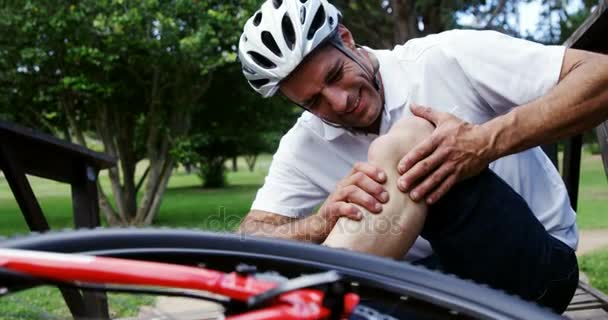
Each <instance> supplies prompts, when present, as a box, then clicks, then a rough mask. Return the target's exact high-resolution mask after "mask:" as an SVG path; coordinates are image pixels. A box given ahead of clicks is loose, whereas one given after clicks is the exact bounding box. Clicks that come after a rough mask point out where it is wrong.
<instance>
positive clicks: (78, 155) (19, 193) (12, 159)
mask: <svg viewBox="0 0 608 320" xmlns="http://www.w3.org/2000/svg"><path fill="white" fill-rule="evenodd" d="M115 164H116V160H115V159H113V158H112V157H110V156H108V155H106V154H103V153H99V152H94V151H91V150H89V149H87V148H84V147H82V146H79V145H75V144H72V143H68V142H66V141H64V140H60V139H57V138H55V137H53V136H51V135H47V134H43V133H40V132H37V131H34V130H32V129H29V128H25V127H22V126H19V125H16V124H13V123H9V122H5V121H0V170H2V172H3V174H4V178H5V179H6V181H7V182H8V184H9V186H10V188H11V191H12V192H13V194H14V196H15V200H16V201H17V203H18V204H19V208H20V209H21V212H22V213H23V216H24V218H25V221H26V223H27V225H28V227H29V228H30V230H31V231H39V232H41V231H47V230H49V229H50V227H49V223H48V221H47V220H46V218H45V216H44V214H43V212H42V209H41V207H40V204H39V203H38V200H37V199H36V196H35V195H34V192H33V190H32V187H31V185H30V184H29V182H28V179H27V177H26V174H29V175H34V176H38V177H42V178H47V179H51V180H55V181H59V182H64V183H68V184H70V185H71V189H72V208H73V216H74V228H94V227H97V226H99V225H100V219H99V204H98V194H97V177H98V174H99V171H100V170H102V169H106V168H110V167H113V166H114V165H115ZM59 289H60V291H61V294H62V295H63V297H64V299H65V301H66V303H67V305H68V308H69V309H70V312H71V313H72V315H74V317H75V318H80V317H84V316H85V315H93V314H94V315H97V317H96V318H100V319H101V318H103V319H109V315H108V308H107V301H106V298H105V295H104V294H99V293H85V292H80V291H79V290H76V289H71V288H59Z"/></svg>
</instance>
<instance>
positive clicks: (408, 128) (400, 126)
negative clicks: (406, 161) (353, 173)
mask: <svg viewBox="0 0 608 320" xmlns="http://www.w3.org/2000/svg"><path fill="white" fill-rule="evenodd" d="M434 128H435V127H434V126H433V125H432V124H431V123H430V122H428V121H426V120H425V119H422V118H419V117H414V116H406V117H404V118H403V119H401V120H399V121H398V122H397V123H395V124H394V125H393V127H392V128H391V129H390V131H389V132H388V133H387V134H385V135H383V136H380V137H378V138H377V139H376V140H374V142H372V144H371V145H370V147H369V150H368V160H369V161H370V162H378V161H386V160H391V159H392V160H398V159H400V158H401V157H403V156H404V155H405V154H406V153H407V152H408V151H409V150H410V149H412V148H413V147H414V146H416V144H418V143H419V142H420V141H422V140H423V139H424V138H426V137H427V136H429V135H430V134H431V133H432V132H433V129H434Z"/></svg>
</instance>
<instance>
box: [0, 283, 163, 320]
mask: <svg viewBox="0 0 608 320" xmlns="http://www.w3.org/2000/svg"><path fill="white" fill-rule="evenodd" d="M108 300H109V301H108V305H109V306H110V309H109V312H110V317H111V318H116V317H134V316H137V313H138V311H139V309H138V308H139V306H144V305H151V304H153V303H154V297H153V296H145V295H141V296H135V295H131V294H109V295H108ZM24 319H71V316H70V312H69V310H68V308H67V307H66V306H65V303H64V302H63V298H62V297H61V293H60V292H59V290H58V289H57V288H56V287H39V288H36V289H31V290H27V291H23V292H19V293H16V294H12V295H9V296H7V297H4V298H2V301H1V302H0V320H24Z"/></svg>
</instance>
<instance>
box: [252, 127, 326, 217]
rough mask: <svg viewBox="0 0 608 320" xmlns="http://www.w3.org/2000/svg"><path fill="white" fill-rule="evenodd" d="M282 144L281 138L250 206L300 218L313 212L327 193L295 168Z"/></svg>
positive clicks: (284, 142)
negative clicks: (264, 177) (262, 183)
mask: <svg viewBox="0 0 608 320" xmlns="http://www.w3.org/2000/svg"><path fill="white" fill-rule="evenodd" d="M285 144H287V142H286V141H285V138H284V139H283V140H282V141H281V145H280V146H279V149H278V150H277V152H276V153H275V155H274V156H273V159H272V163H271V164H270V168H269V169H268V175H267V176H266V179H265V180H264V185H263V186H262V188H260V189H259V190H258V192H257V194H256V197H255V200H254V201H253V204H252V205H251V209H252V210H262V211H267V212H272V213H276V214H280V215H283V216H288V217H293V218H301V217H305V216H308V215H310V214H312V213H313V210H314V208H315V207H316V206H317V205H319V204H320V203H321V202H322V201H323V200H324V199H325V198H326V197H327V193H326V192H325V191H324V190H323V189H322V188H320V187H319V186H317V185H316V184H314V183H313V182H312V181H311V180H310V179H309V178H308V177H307V176H306V175H304V174H303V173H302V172H301V171H300V170H298V169H297V165H296V161H295V159H294V158H293V157H292V156H291V155H290V154H289V150H287V149H288V147H287V146H286V145H285Z"/></svg>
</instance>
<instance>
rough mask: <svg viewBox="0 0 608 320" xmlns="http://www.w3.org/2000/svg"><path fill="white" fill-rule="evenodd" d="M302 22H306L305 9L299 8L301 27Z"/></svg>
mask: <svg viewBox="0 0 608 320" xmlns="http://www.w3.org/2000/svg"><path fill="white" fill-rule="evenodd" d="M304 22H306V7H301V8H300V23H301V24H302V25H304Z"/></svg>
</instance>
